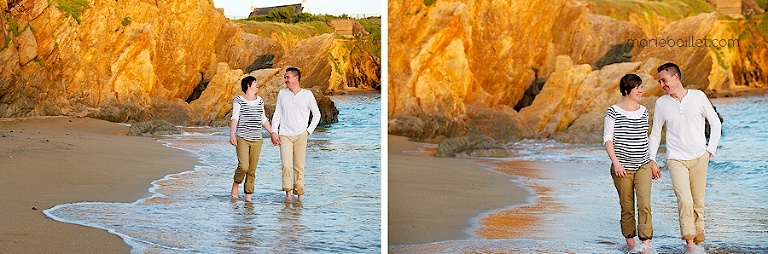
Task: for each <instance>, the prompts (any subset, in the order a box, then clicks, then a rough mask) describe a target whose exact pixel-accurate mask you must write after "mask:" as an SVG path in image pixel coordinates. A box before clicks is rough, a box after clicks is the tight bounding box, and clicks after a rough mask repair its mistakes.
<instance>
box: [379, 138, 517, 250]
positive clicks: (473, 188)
mask: <svg viewBox="0 0 768 254" xmlns="http://www.w3.org/2000/svg"><path fill="white" fill-rule="evenodd" d="M388 143H389V148H388V149H389V154H388V156H389V157H388V163H389V168H388V170H389V173H388V185H389V186H388V189H389V190H388V191H389V192H388V195H389V196H388V200H389V204H388V217H389V221H388V231H389V232H388V244H389V245H390V246H392V245H408V244H425V243H433V242H439V241H449V240H463V239H467V238H469V237H470V235H468V234H467V232H466V231H467V230H468V229H469V228H470V227H471V226H472V225H471V220H472V219H473V218H475V217H477V216H479V215H481V214H483V213H486V212H489V211H491V210H496V209H501V208H505V207H511V206H515V205H522V204H525V202H526V201H527V200H528V199H529V198H530V197H531V195H532V194H531V193H530V191H529V190H528V189H526V188H524V187H521V186H519V185H517V184H515V183H514V182H513V180H514V176H512V175H507V174H502V173H498V172H494V171H491V170H488V168H487V167H484V166H483V165H480V164H478V163H475V162H473V161H472V160H467V159H453V158H434V157H432V156H431V154H432V153H434V151H430V150H429V149H424V145H421V144H418V143H415V142H411V141H409V140H408V139H407V138H405V137H399V136H392V135H390V136H389V140H388Z"/></svg>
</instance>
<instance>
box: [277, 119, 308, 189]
mask: <svg viewBox="0 0 768 254" xmlns="http://www.w3.org/2000/svg"><path fill="white" fill-rule="evenodd" d="M306 155H307V132H304V133H302V134H299V135H296V136H286V135H280V160H281V161H282V162H283V191H293V194H296V195H303V194H304V159H305V158H306Z"/></svg>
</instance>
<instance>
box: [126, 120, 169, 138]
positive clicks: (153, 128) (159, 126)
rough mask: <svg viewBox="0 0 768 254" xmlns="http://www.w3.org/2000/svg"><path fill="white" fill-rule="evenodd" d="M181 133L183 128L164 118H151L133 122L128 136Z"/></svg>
mask: <svg viewBox="0 0 768 254" xmlns="http://www.w3.org/2000/svg"><path fill="white" fill-rule="evenodd" d="M176 134H181V129H179V128H178V127H176V126H174V125H173V124H171V123H169V122H166V121H163V120H159V119H156V120H151V121H146V122H138V123H134V124H131V127H130V128H129V129H128V136H162V135H176Z"/></svg>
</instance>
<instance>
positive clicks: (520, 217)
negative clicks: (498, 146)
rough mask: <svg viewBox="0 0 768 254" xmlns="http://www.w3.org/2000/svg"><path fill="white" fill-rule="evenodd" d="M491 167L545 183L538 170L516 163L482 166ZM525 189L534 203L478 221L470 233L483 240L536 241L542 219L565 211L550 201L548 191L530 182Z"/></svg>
mask: <svg viewBox="0 0 768 254" xmlns="http://www.w3.org/2000/svg"><path fill="white" fill-rule="evenodd" d="M484 164H488V165H490V166H493V170H494V171H497V172H500V173H503V174H508V175H514V176H518V177H521V178H528V179H545V178H547V177H546V176H545V175H543V173H542V170H540V169H535V168H526V167H520V163H519V162H515V163H513V162H491V163H484ZM525 185H526V186H527V187H529V188H531V189H533V191H534V193H535V194H536V200H535V203H533V204H531V205H524V206H518V207H515V208H512V209H505V210H502V211H498V212H494V213H492V214H490V215H487V216H485V217H483V218H482V219H480V221H479V228H478V229H476V230H474V233H475V234H476V235H477V236H478V237H482V238H485V239H515V238H525V239H536V238H535V237H533V235H535V233H541V232H544V228H545V227H542V224H543V216H544V215H545V214H553V213H559V212H562V211H564V210H565V209H567V207H566V206H565V205H563V204H562V203H561V202H559V201H557V200H556V199H555V198H553V197H552V188H550V187H546V186H543V185H540V184H536V183H533V182H530V181H527V182H525Z"/></svg>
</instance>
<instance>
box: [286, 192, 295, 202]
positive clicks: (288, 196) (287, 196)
mask: <svg viewBox="0 0 768 254" xmlns="http://www.w3.org/2000/svg"><path fill="white" fill-rule="evenodd" d="M291 201H293V196H291V192H289V191H286V192H285V202H291Z"/></svg>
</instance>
